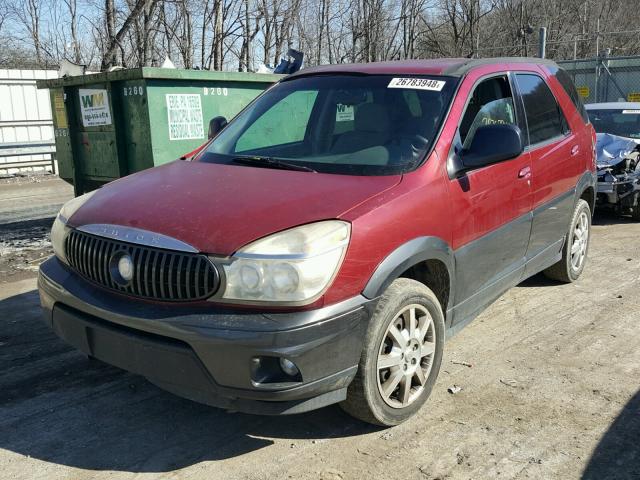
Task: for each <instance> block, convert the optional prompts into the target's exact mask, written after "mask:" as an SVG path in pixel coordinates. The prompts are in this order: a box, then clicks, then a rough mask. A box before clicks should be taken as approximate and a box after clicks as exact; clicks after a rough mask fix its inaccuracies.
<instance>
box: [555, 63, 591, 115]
mask: <svg viewBox="0 0 640 480" xmlns="http://www.w3.org/2000/svg"><path fill="white" fill-rule="evenodd" d="M554 75H555V77H556V80H558V82H559V83H560V85H562V88H563V89H564V91H565V92H566V93H567V95H569V98H570V99H571V101H572V102H573V105H574V106H575V107H576V110H578V112H580V116H581V117H582V120H584V123H589V115H588V114H587V110H586V109H585V108H584V104H583V103H582V98H580V95H578V91H577V90H576V86H575V85H574V84H573V81H572V80H571V77H570V76H569V74H568V73H567V72H565V71H564V70H563V69H561V68H559V69H558V70H557V71H556V72H555V74H554Z"/></svg>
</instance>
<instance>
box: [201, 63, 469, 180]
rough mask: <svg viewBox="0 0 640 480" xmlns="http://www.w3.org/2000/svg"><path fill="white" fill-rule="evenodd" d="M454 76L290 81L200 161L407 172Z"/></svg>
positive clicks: (435, 125) (439, 116) (441, 111)
mask: <svg viewBox="0 0 640 480" xmlns="http://www.w3.org/2000/svg"><path fill="white" fill-rule="evenodd" d="M456 81H457V80H456V79H453V78H450V77H434V76H429V77H426V76H425V77H411V78H399V76H397V77H394V76H391V75H332V76H312V77H302V78H298V79H292V80H285V81H283V82H281V83H280V84H278V85H276V86H275V87H274V88H272V89H270V90H269V91H267V92H266V93H265V94H264V95H262V96H260V97H259V98H258V99H257V100H256V101H255V102H253V103H252V104H251V105H249V107H247V108H246V109H245V110H244V111H243V112H242V113H240V114H239V115H238V116H237V117H236V118H235V119H234V120H233V121H232V122H231V123H230V124H229V125H228V126H227V127H226V128H225V129H224V130H223V131H222V132H220V134H219V135H218V136H217V137H216V138H215V140H214V141H213V142H212V143H211V144H210V145H209V147H208V148H207V149H206V151H205V153H204V154H203V155H201V156H200V157H199V158H198V161H203V162H211V163H225V164H230V163H233V164H238V165H254V166H262V167H266V168H276V167H283V166H284V168H287V167H303V168H305V169H306V170H313V171H318V172H325V173H340V174H351V175H390V174H397V173H402V172H405V171H408V170H410V169H413V168H415V167H416V166H417V165H418V164H419V163H420V162H421V161H422V160H423V159H424V156H425V154H426V153H427V151H428V150H430V149H431V146H432V145H433V142H434V141H435V137H436V135H437V132H438V130H439V127H440V124H441V123H442V120H443V117H444V115H445V112H446V111H447V108H448V106H449V102H450V100H451V97H452V94H453V91H454V89H455V84H456Z"/></svg>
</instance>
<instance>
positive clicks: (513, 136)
mask: <svg viewBox="0 0 640 480" xmlns="http://www.w3.org/2000/svg"><path fill="white" fill-rule="evenodd" d="M523 150H524V145H523V143H522V132H521V131H520V128H519V127H517V126H516V125H506V124H494V125H484V126H482V127H479V128H478V129H477V130H476V132H475V135H474V136H473V140H472V141H471V145H470V146H469V148H468V149H465V150H462V152H461V157H462V165H463V167H464V170H471V169H474V168H480V167H484V166H486V165H491V164H493V163H498V162H502V161H504V160H509V159H511V158H515V157H517V156H519V155H520V154H521V153H522V151H523Z"/></svg>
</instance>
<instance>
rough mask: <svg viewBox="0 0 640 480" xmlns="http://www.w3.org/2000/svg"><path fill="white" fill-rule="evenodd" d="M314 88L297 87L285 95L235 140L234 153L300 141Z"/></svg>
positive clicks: (313, 98) (314, 97)
mask: <svg viewBox="0 0 640 480" xmlns="http://www.w3.org/2000/svg"><path fill="white" fill-rule="evenodd" d="M317 95H318V92H317V91H304V90H299V91H296V92H293V93H292V94H291V95H288V96H286V97H285V98H283V99H282V100H280V101H279V102H278V103H276V104H275V105H273V106H272V107H271V108H270V109H269V110H267V111H266V112H265V113H264V115H262V117H260V118H259V119H258V120H257V121H256V122H255V123H254V124H253V125H251V126H250V127H249V128H248V129H247V130H246V131H245V132H244V133H243V134H242V135H241V136H240V138H238V141H237V143H236V150H235V151H236V152H244V151H247V150H254V149H259V148H266V147H272V146H276V145H284V144H287V143H295V142H301V141H302V140H304V136H305V133H306V130H307V124H308V123H309V118H310V117H311V110H313V105H314V104H315V101H316V97H317Z"/></svg>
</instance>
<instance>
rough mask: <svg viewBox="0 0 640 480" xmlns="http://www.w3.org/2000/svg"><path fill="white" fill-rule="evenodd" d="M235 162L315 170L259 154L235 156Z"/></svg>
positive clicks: (308, 170)
mask: <svg viewBox="0 0 640 480" xmlns="http://www.w3.org/2000/svg"><path fill="white" fill-rule="evenodd" d="M231 161H232V162H233V163H240V164H242V165H251V166H257V167H265V168H279V169H281V170H296V171H298V172H314V173H316V170H314V169H313V168H311V167H305V166H304V165H296V164H295V163H289V162H285V161H283V160H278V159H277V158H273V157H258V156H255V157H254V156H246V157H234V158H233V159H232V160H231Z"/></svg>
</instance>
